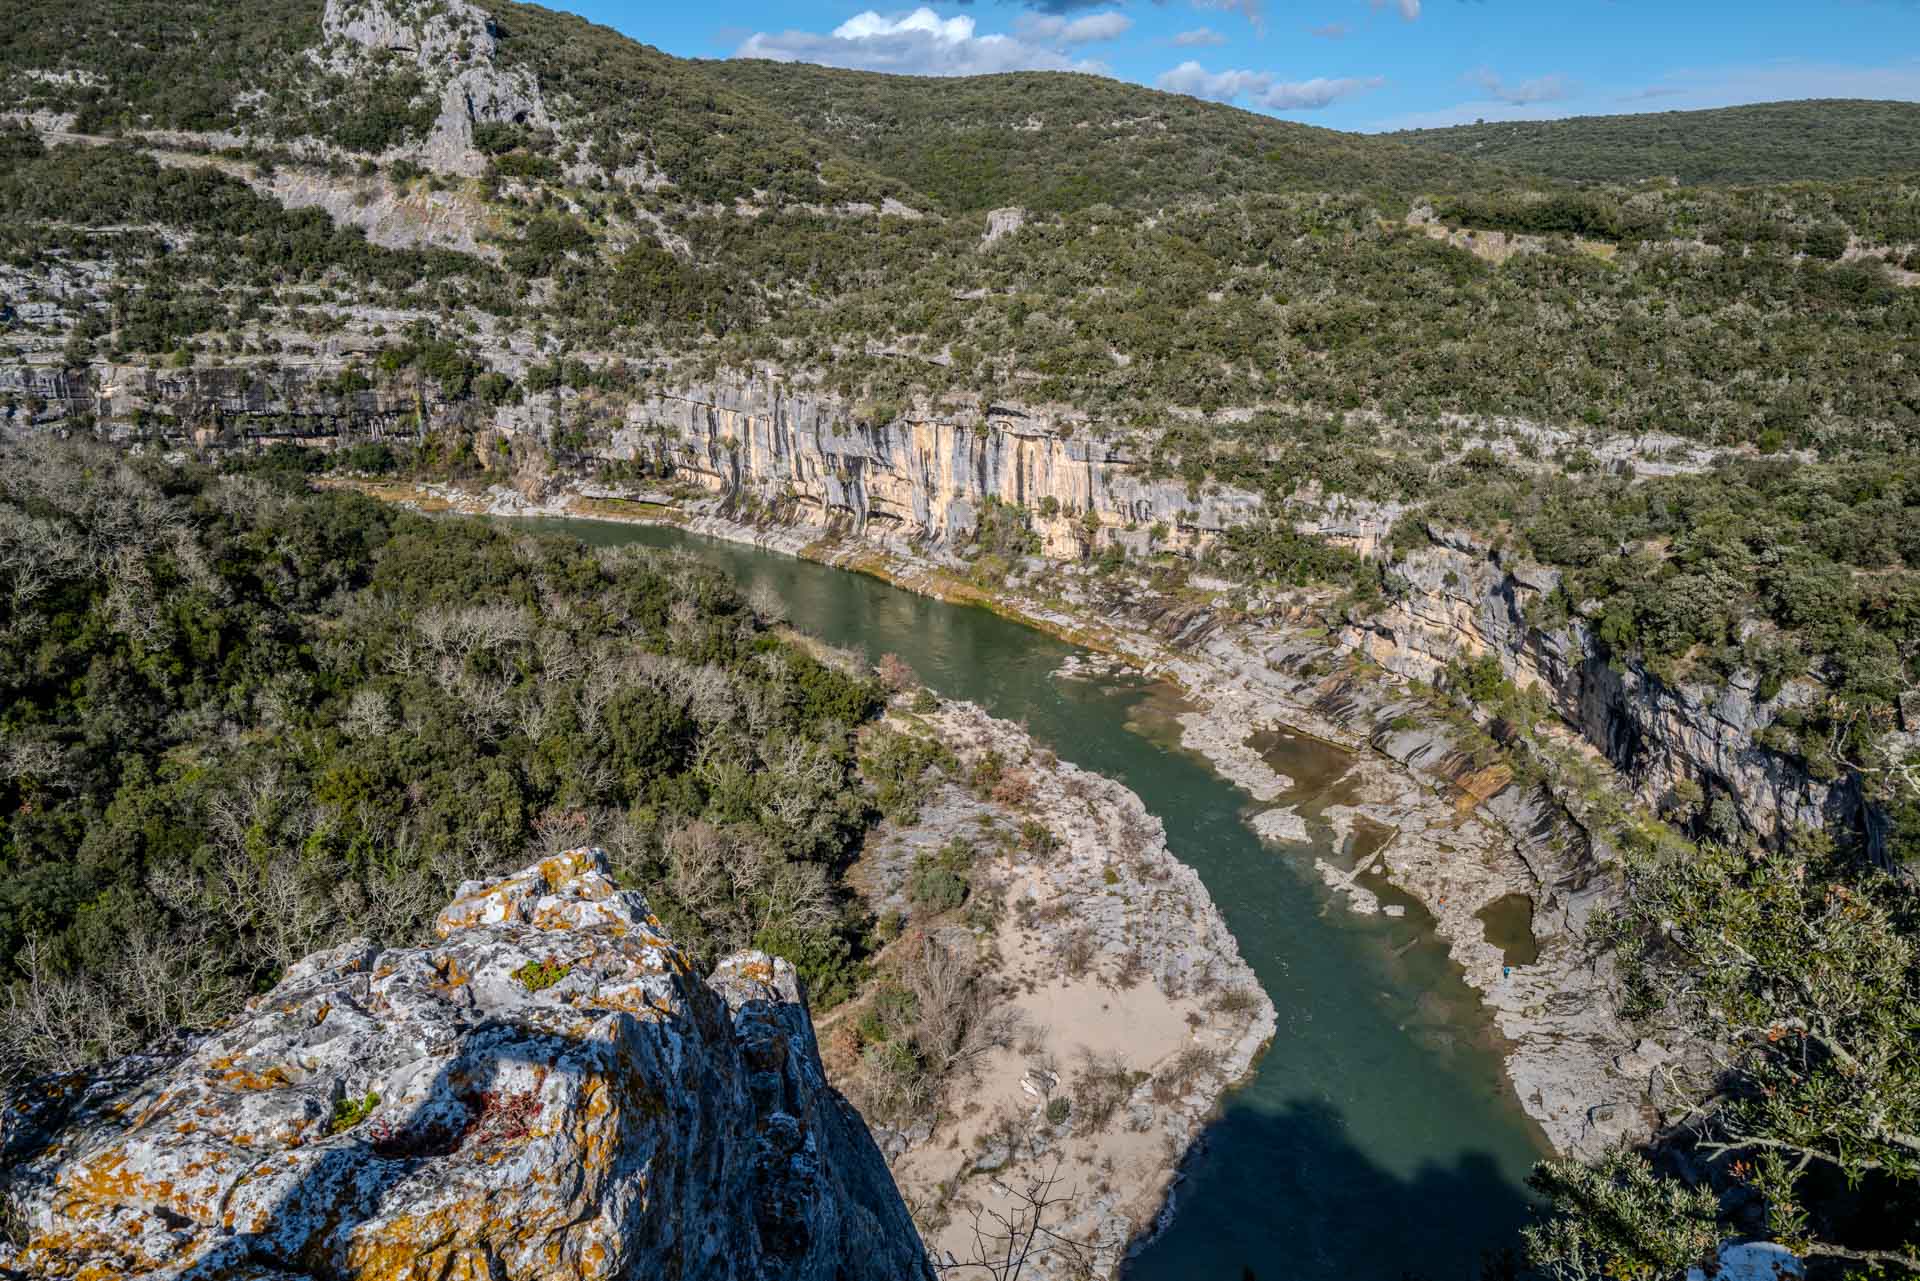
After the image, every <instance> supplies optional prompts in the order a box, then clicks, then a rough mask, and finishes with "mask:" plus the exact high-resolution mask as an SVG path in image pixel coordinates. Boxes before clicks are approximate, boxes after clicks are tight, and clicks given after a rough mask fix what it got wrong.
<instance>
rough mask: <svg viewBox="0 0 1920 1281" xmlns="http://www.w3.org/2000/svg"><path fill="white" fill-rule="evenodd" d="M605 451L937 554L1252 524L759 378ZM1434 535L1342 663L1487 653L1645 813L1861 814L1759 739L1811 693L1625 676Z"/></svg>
mask: <svg viewBox="0 0 1920 1281" xmlns="http://www.w3.org/2000/svg"><path fill="white" fill-rule="evenodd" d="M610 453H611V455H612V456H613V457H616V458H623V459H632V458H647V459H650V460H652V461H655V462H657V463H660V464H663V465H665V466H668V467H671V468H672V469H673V471H674V472H675V473H676V474H677V475H679V476H681V477H685V478H688V479H692V480H695V481H697V482H699V483H700V484H702V485H704V486H705V487H706V488H708V489H710V490H712V491H714V492H715V493H718V494H724V495H728V496H730V497H738V496H743V495H745V496H751V497H752V498H754V499H756V500H757V501H758V503H759V504H760V505H762V506H764V507H767V508H771V509H773V510H777V511H778V512H779V513H780V514H781V516H782V518H783V519H785V520H789V521H794V522H798V523H801V524H808V525H814V526H818V527H821V528H826V527H831V526H838V527H841V528H844V529H847V530H849V531H851V532H855V533H859V534H862V535H864V536H866V537H869V538H874V539H877V540H879V541H882V542H893V543H912V544H914V545H915V546H916V548H917V549H919V550H920V551H922V552H923V553H924V552H929V551H930V552H932V553H934V554H935V555H938V554H940V553H942V552H945V551H951V550H952V549H954V548H956V547H958V546H962V545H964V543H965V542H966V540H967V538H968V537H969V535H970V534H971V533H972V531H973V529H974V526H975V523H976V521H977V519H978V515H979V512H980V510H981V508H982V506H983V504H985V503H986V502H987V500H989V499H997V500H999V501H1001V502H1006V503H1012V504H1017V505H1020V506H1022V507H1024V508H1026V509H1027V510H1028V512H1029V513H1031V514H1032V516H1033V524H1034V529H1035V531H1036V532H1037V533H1038V534H1039V535H1040V537H1041V541H1042V545H1043V548H1044V551H1045V552H1046V554H1047V555H1049V556H1052V557H1055V558H1059V559H1069V560H1071V559H1078V558H1079V557H1080V556H1082V555H1083V554H1084V553H1085V552H1087V551H1088V550H1091V549H1095V548H1099V547H1104V546H1106V545H1109V544H1113V543H1117V544H1120V545H1122V546H1126V547H1127V548H1128V549H1129V550H1132V551H1142V550H1145V549H1146V547H1147V546H1148V545H1149V544H1150V543H1152V545H1154V546H1157V547H1160V548H1162V549H1168V548H1170V549H1173V550H1177V551H1187V552H1193V551H1198V550H1201V549H1204V548H1205V547H1206V546H1208V545H1209V544H1210V543H1211V542H1212V540H1213V539H1214V538H1215V537H1216V536H1217V535H1218V534H1219V533H1220V532H1221V531H1222V530H1224V529H1227V528H1230V527H1231V526H1233V525H1235V524H1238V523H1241V522H1244V521H1246V520H1249V519H1251V518H1253V517H1254V516H1255V515H1256V514H1257V513H1258V512H1259V511H1260V509H1261V500H1260V499H1259V497H1258V496H1256V495H1253V494H1249V493H1245V492H1242V491H1236V490H1233V489H1231V488H1227V487H1223V486H1220V485H1217V484H1208V485H1206V486H1204V487H1202V488H1200V489H1198V490H1195V489H1190V488H1189V487H1188V486H1187V485H1186V484H1184V483H1183V482H1181V481H1178V480H1172V479H1166V478H1154V477H1151V476H1149V475H1147V474H1146V469H1145V468H1143V467H1142V466H1141V465H1140V462H1139V461H1138V460H1137V459H1135V458H1134V457H1132V456H1130V455H1129V453H1128V452H1127V451H1126V450H1125V449H1124V448H1121V447H1118V446H1116V445H1115V444H1113V443H1112V442H1111V441H1109V440H1106V439H1103V438H1102V437H1101V436H1100V435H1099V434H1098V433H1097V431H1096V430H1095V429H1094V428H1093V427H1092V425H1090V424H1089V423H1087V422H1086V421H1085V419H1084V418H1083V417H1081V416H1078V415H1073V414H1069V413H1048V412H1044V411H1036V410H1026V409H1014V408H1008V407H1002V406H977V407H971V408H962V409H945V408H943V409H941V410H940V411H938V412H928V411H926V410H924V409H922V410H919V411H910V412H909V413H908V414H907V415H906V416H905V417H903V418H901V419H898V420H896V421H893V422H889V423H881V424H868V423H866V422H863V421H861V419H860V418H859V416H858V415H857V413H856V412H855V411H854V410H853V409H852V408H851V407H849V406H846V405H844V404H842V403H840V402H838V401H835V400H833V399H831V398H828V397H823V396H820V395H816V394H813V393H811V392H808V391H804V390H800V391H795V390H785V389H783V388H781V387H780V386H779V385H777V384H775V383H773V382H771V381H753V382H745V383H730V384H720V385H711V386H699V387H690V388H685V389H682V390H679V391H676V392H673V393H661V394H656V395H653V396H651V397H650V398H647V399H645V400H642V401H640V402H638V403H636V404H634V405H632V406H631V407H630V408H629V410H628V412H627V423H626V426H625V427H623V428H622V429H620V430H618V431H617V432H615V434H614V437H613V442H612V448H611V450H610ZM1402 513H1403V509H1402V508H1401V507H1399V506H1398V505H1396V504H1391V503H1372V502H1365V501H1357V500H1349V499H1328V498H1326V497H1324V496H1321V495H1319V494H1316V493H1312V492H1307V493H1303V494H1302V495H1300V496H1299V497H1298V498H1297V499H1296V500H1295V501H1294V502H1292V503H1291V504H1290V506H1289V508H1288V512H1287V514H1288V516H1289V517H1290V518H1291V519H1292V520H1293V521H1294V523H1295V524H1296V526H1297V527H1299V528H1300V529H1302V530H1303V531H1306V532H1311V533H1316V534H1320V535H1323V536H1325V537H1327V538H1329V539H1330V540H1332V541H1334V542H1337V543H1341V544H1343V545H1346V546H1350V547H1353V548H1355V549H1356V550H1360V551H1364V552H1367V553H1369V554H1374V555H1379V554H1381V553H1382V552H1383V551H1388V534H1389V531H1390V530H1391V529H1392V527H1393V525H1394V523H1395V521H1396V520H1397V519H1398V518H1399V517H1400V516H1401V515H1402ZM1155 526H1160V527H1161V532H1160V534H1159V541H1157V542H1153V540H1154V539H1155V537H1156V532H1155V528H1154V527H1155ZM1430 537H1431V542H1432V546H1430V547H1427V548H1423V549H1421V550H1418V551H1415V552H1411V553H1392V552H1390V551H1388V554H1389V556H1390V558H1391V561H1392V564H1391V568H1392V573H1393V576H1394V578H1395V579H1396V580H1397V582H1398V583H1399V584H1400V590H1399V591H1398V592H1396V593H1395V594H1393V595H1392V596H1391V598H1390V599H1389V601H1388V603H1387V605H1386V607H1385V608H1384V609H1382V610H1380V611H1379V612H1377V613H1373V614H1370V615H1368V616H1365V617H1354V618H1351V619H1349V620H1346V623H1345V626H1344V627H1342V628H1340V629H1339V630H1338V633H1337V634H1338V637H1339V639H1340V640H1341V642H1342V643H1343V644H1344V645H1345V646H1346V647H1348V648H1350V649H1354V650H1358V651H1361V652H1363V653H1365V654H1366V655H1367V656H1368V657H1370V658H1373V659H1374V660H1376V661H1378V662H1380V663H1381V664H1382V665H1383V666H1385V667H1387V668H1388V669H1389V670H1392V671H1395V672H1397V673H1399V674H1401V675H1404V676H1409V677H1414V678H1419V679H1423V680H1431V679H1432V678H1433V677H1434V676H1435V675H1436V674H1437V673H1438V671H1439V670H1440V669H1441V668H1443V667H1444V666H1445V665H1446V664H1447V663H1448V662H1449V661H1450V660H1452V659H1454V658H1474V657H1477V656H1480V655H1483V654H1485V655H1491V656H1493V657H1494V658H1495V659H1497V660H1498V661H1499V662H1500V664H1501V667H1502V669H1503V670H1504V671H1505V672H1506V674H1507V675H1508V676H1509V677H1510V678H1511V679H1513V680H1514V681H1515V682H1516V683H1518V684H1520V685H1522V686H1535V685H1537V686H1541V687H1543V688H1544V689H1545V690H1546V691H1547V693H1548V694H1549V695H1550V697H1551V699H1552V701H1553V703H1554V706H1555V707H1556V709H1557V710H1558V711H1559V712H1560V714H1561V715H1562V716H1563V717H1564V718H1565V719H1566V721H1567V722H1568V724H1570V725H1572V726H1573V727H1574V728H1576V729H1577V730H1578V731H1579V732H1580V733H1581V734H1582V736H1583V737H1585V738H1586V739H1587V740H1588V741H1589V742H1590V743H1592V744H1593V745H1594V746H1595V747H1596V748H1598V749H1600V750H1601V752H1602V753H1604V754H1605V756H1606V757H1607V758H1608V760H1609V761H1610V762H1611V763H1612V764H1613V765H1614V766H1615V767H1616V768H1617V769H1618V770H1620V771H1621V773H1622V775H1623V776H1624V777H1625V778H1626V779H1627V780H1629V782H1630V783H1631V784H1632V785H1633V786H1634V788H1635V789H1636V791H1637V792H1638V793H1639V794H1640V796H1641V797H1642V799H1643V800H1646V801H1648V802H1650V803H1656V804H1657V803H1658V802H1659V801H1660V800H1662V799H1663V798H1664V797H1665V796H1666V795H1667V793H1669V792H1670V791H1671V790H1672V789H1673V787H1674V786H1675V785H1676V784H1678V783H1680V782H1681V781H1683V780H1686V781H1691V782H1694V783H1696V784H1699V785H1700V786H1701V787H1702V788H1703V789H1704V790H1705V791H1706V792H1707V793H1709V794H1710V795H1721V796H1726V797H1729V798H1731V799H1732V800H1733V802H1734V803H1735V805H1736V806H1737V807H1738V808H1739V811H1740V813H1741V815H1742V817H1743V818H1744V819H1745V821H1746V822H1747V823H1748V825H1749V826H1751V827H1752V828H1754V829H1755V830H1757V831H1759V832H1761V833H1763V834H1766V835H1776V834H1778V833H1781V832H1783V831H1784V830H1785V829H1786V828H1788V827H1791V826H1793V825H1797V824H1804V825H1816V826H1817V825H1819V824H1820V823H1822V822H1824V821H1828V820H1833V819H1842V820H1846V819H1851V818H1852V817H1854V811H1855V809H1856V808H1857V805H1858V798H1857V793H1856V790H1855V789H1854V788H1853V787H1851V786H1850V785H1847V784H1845V783H1841V784H1837V785H1831V784H1827V783H1823V782H1821V781H1818V780H1816V779H1813V778H1811V777H1810V776H1809V775H1808V774H1807V773H1806V771H1805V770H1804V769H1803V768H1802V767H1801V766H1800V765H1799V764H1798V763H1797V762H1795V761H1794V760H1792V759H1790V758H1788V757H1785V756H1782V755H1781V754H1779V753H1777V752H1774V751H1771V750H1769V749H1767V748H1765V747H1762V746H1760V745H1759V743H1758V741H1757V739H1758V735H1759V734H1760V732H1761V731H1762V730H1763V729H1765V728H1766V726H1767V725H1769V724H1771V723H1772V721H1773V720H1774V719H1775V718H1776V717H1777V716H1778V715H1779V714H1780V713H1781V712H1782V711H1783V710H1785V709H1787V708H1789V707H1793V706H1796V705H1798V704H1800V703H1804V702H1805V701H1807V700H1808V699H1810V698H1812V697H1814V696H1815V691H1814V687H1812V686H1811V685H1808V684H1805V683H1802V684H1798V685H1789V686H1787V687H1786V688H1785V689H1783V690H1782V691H1781V692H1780V694H1779V695H1778V696H1776V697H1775V698H1774V699H1772V700H1764V701H1763V700H1761V699H1759V698H1758V697H1757V696H1756V689H1757V680H1756V679H1754V678H1752V677H1751V676H1744V677H1743V676H1736V677H1735V679H1734V680H1733V681H1732V682H1731V683H1729V684H1728V685H1727V686H1726V687H1724V688H1719V687H1714V686H1709V685H1706V684H1698V685H1684V686H1679V687H1676V686H1673V685H1670V684H1668V683H1666V682H1664V681H1662V680H1661V679H1659V678H1658V677H1656V676H1655V675H1654V674H1653V673H1651V672H1649V671H1648V670H1647V669H1646V668H1645V667H1644V666H1642V665H1640V664H1638V663H1636V662H1632V661H1619V660H1615V661H1610V658H1609V656H1608V655H1607V654H1606V653H1605V652H1604V650H1603V649H1602V648H1601V646H1599V645H1598V643H1597V642H1596V639H1595V636H1594V632H1593V628H1592V627H1591V626H1590V624H1589V621H1588V620H1586V619H1583V618H1580V617H1578V616H1577V615H1576V616H1575V617H1573V618H1571V619H1569V620H1567V621H1565V622H1562V623H1555V624H1552V625H1542V624H1537V623H1536V622H1535V621H1533V619H1532V614H1533V612H1534V610H1535V607H1536V606H1537V605H1538V604H1539V603H1540V602H1542V601H1543V600H1544V599H1545V598H1546V597H1547V596H1548V595H1549V594H1551V593H1552V592H1553V590H1554V588H1555V587H1557V586H1558V583H1559V576H1558V574H1557V573H1556V572H1555V571H1554V570H1552V569H1550V568H1547V567H1545V566H1541V565H1536V564H1532V563H1530V562H1528V561H1526V560H1525V559H1524V558H1521V557H1517V556H1515V555H1513V554H1511V553H1509V552H1497V551H1496V550H1495V549H1494V548H1493V547H1492V546H1491V545H1490V544H1488V543H1486V542H1484V541H1481V540H1479V539H1476V538H1475V537H1473V536H1472V535H1468V534H1465V533H1462V532H1458V531H1451V530H1446V529H1440V528H1435V529H1433V530H1431V531H1430Z"/></svg>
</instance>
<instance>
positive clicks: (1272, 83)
mask: <svg viewBox="0 0 1920 1281" xmlns="http://www.w3.org/2000/svg"><path fill="white" fill-rule="evenodd" d="M1154 83H1155V84H1156V85H1158V86H1159V87H1160V88H1162V89H1165V90H1168V91H1169V92H1172V93H1185V94H1191V95H1193V96H1194V97H1196V98H1212V99H1213V100H1214V101H1216V102H1239V101H1240V100H1241V99H1243V98H1244V99H1246V100H1247V101H1248V102H1249V103H1251V104H1252V105H1253V106H1256V107H1265V108H1267V109H1268V110H1269V111H1302V110H1312V109H1315V108H1319V107H1325V106H1328V105H1330V104H1332V103H1335V102H1338V101H1339V100H1340V99H1342V98H1349V97H1352V96H1353V95H1354V94H1356V93H1365V92H1366V91H1367V90H1369V89H1378V88H1379V87H1380V86H1381V85H1383V84H1385V83H1386V78H1385V77H1383V76H1365V77H1357V76H1343V77H1340V78H1338V79H1329V78H1328V77H1325V76H1319V77H1315V78H1314V79H1312V80H1281V79H1280V78H1278V77H1277V76H1275V75H1274V74H1273V73H1272V72H1270V71H1208V70H1207V69H1206V68H1205V67H1203V66H1201V65H1200V64H1199V63H1197V62H1193V61H1187V62H1183V63H1181V64H1180V65H1179V66H1177V67H1175V68H1174V69H1173V70H1171V71H1168V72H1164V73H1162V75H1161V76H1160V78H1159V79H1158V80H1156V81H1155V82H1154Z"/></svg>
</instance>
